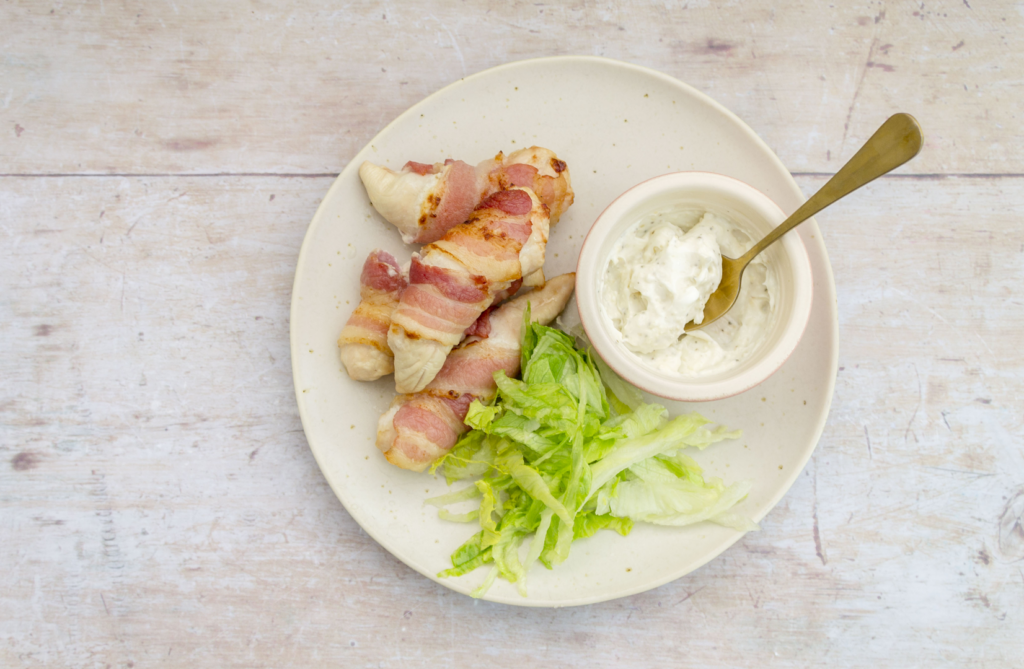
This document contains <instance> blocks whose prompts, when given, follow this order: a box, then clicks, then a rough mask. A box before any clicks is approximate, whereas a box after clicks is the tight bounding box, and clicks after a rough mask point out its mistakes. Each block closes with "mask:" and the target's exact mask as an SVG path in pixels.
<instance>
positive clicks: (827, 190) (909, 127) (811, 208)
mask: <svg viewBox="0 0 1024 669" xmlns="http://www.w3.org/2000/svg"><path fill="white" fill-rule="evenodd" d="M923 141H924V139H923V137H922V136H921V126H920V125H919V124H918V122H917V120H916V119H915V118H914V117H913V116H911V115H910V114H895V115H893V116H890V117H889V119H888V120H887V121H886V122H885V123H883V124H882V126H881V127H880V128H879V129H878V130H876V131H875V134H873V135H871V138H870V139H869V140H868V141H867V142H865V143H864V146H862V147H861V148H860V151H858V152H857V153H856V154H855V155H854V156H853V158H850V160H849V162H847V163H846V164H845V165H843V166H842V168H841V169H840V170H839V171H838V172H836V174H835V176H833V177H832V178H831V179H829V180H828V183H826V184H825V185H824V186H822V187H821V190H819V191H818V192H817V193H815V194H814V195H812V196H811V197H810V198H809V199H808V200H807V201H806V202H804V203H803V204H802V205H801V206H800V208H799V209H797V210H796V211H794V212H793V214H792V215H791V216H790V217H789V218H787V219H786V220H785V221H783V222H782V223H781V224H780V225H779V226H778V227H776V228H775V229H774V230H772V231H771V232H769V233H768V234H767V235H765V236H764V238H763V239H762V240H761V241H759V242H758V243H756V244H754V246H753V247H752V248H751V249H750V250H749V251H747V252H746V253H744V254H743V255H742V256H740V257H739V258H736V259H735V260H734V259H732V258H727V257H725V256H722V281H721V283H719V284H718V288H717V289H716V290H715V292H713V293H711V296H710V297H709V298H708V301H707V304H706V305H704V320H703V321H701V323H700V324H699V325H695V324H694V322H693V321H690V322H689V323H687V324H686V327H685V330H686V331H687V332H692V331H694V330H699V329H701V328H702V327H704V326H706V325H710V324H711V323H714V322H715V321H716V320H718V319H719V318H721V317H722V316H724V315H725V313H726V312H727V311H729V309H731V308H732V305H733V304H734V303H735V302H736V297H737V296H738V295H739V292H740V279H741V278H742V277H743V270H744V269H746V268H747V264H748V263H750V261H751V260H753V259H754V258H755V257H756V256H757V254H758V253H760V252H761V251H764V250H765V249H766V248H768V246H769V245H771V244H772V243H773V242H775V241H776V240H777V239H778V238H779V237H781V236H782V235H784V234H786V233H787V232H789V231H790V230H792V229H793V228H795V227H796V226H798V225H800V224H801V223H803V222H804V221H806V220H807V219H808V218H810V217H811V216H814V215H815V214H817V213H818V212H819V211H821V210H822V209H824V208H825V207H827V206H829V205H830V204H832V203H833V202H835V201H836V200H839V199H841V198H843V197H846V196H847V195H849V194H850V193H852V192H853V191H855V190H857V189H858V188H860V187H861V186H863V185H864V184H866V183H869V182H871V181H874V180H875V179H877V178H878V177H880V176H882V175H883V174H885V173H886V172H890V171H892V170H894V169H896V168H897V167H899V166H900V165H902V164H903V163H905V162H907V161H908V160H910V159H911V158H913V157H914V156H916V155H917V152H918V151H920V150H921V143H922V142H923Z"/></svg>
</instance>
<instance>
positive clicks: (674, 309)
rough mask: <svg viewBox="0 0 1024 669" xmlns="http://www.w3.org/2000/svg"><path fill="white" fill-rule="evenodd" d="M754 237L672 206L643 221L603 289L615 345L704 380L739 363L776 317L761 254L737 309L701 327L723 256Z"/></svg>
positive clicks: (617, 250) (772, 281) (626, 237)
mask: <svg viewBox="0 0 1024 669" xmlns="http://www.w3.org/2000/svg"><path fill="white" fill-rule="evenodd" d="M751 246H753V240H752V239H751V238H750V236H749V235H748V234H747V233H746V232H744V231H743V230H742V229H741V228H739V227H738V226H737V225H736V224H734V223H733V222H731V221H729V220H727V219H725V218H723V217H721V216H718V215H715V214H712V213H710V212H703V211H695V210H692V209H690V210H683V209H672V210H666V211H660V212H656V213H654V214H651V215H648V216H646V217H645V218H643V219H641V220H640V221H638V222H637V223H636V224H635V225H634V226H632V227H631V228H630V229H629V230H627V231H626V233H625V234H623V236H622V237H621V238H620V239H619V240H618V241H617V242H616V244H615V246H614V247H613V249H612V252H611V254H610V255H609V257H608V264H607V266H606V267H605V270H604V272H603V274H602V280H601V284H600V286H599V288H598V299H599V300H600V303H601V311H602V312H603V316H604V317H605V318H607V319H608V320H609V322H610V323H611V324H612V336H613V337H614V338H615V339H616V340H617V342H618V344H619V345H620V346H622V347H623V348H625V349H626V350H627V351H629V352H630V353H631V354H633V355H634V356H636V357H637V358H638V359H639V360H640V361H642V362H643V363H644V364H646V365H647V366H650V367H653V368H654V369H657V370H660V371H665V372H675V373H678V374H682V375H684V376H691V377H699V376H708V375H711V374H716V373H719V372H724V371H727V370H729V369H732V368H734V367H736V366H738V365H740V364H741V363H742V362H743V361H744V360H745V359H747V358H748V357H749V356H750V354H751V353H752V352H753V351H754V350H755V349H756V348H757V347H758V345H759V344H760V343H761V341H762V340H763V338H764V334H765V333H766V332H767V331H768V327H769V325H770V323H771V320H772V317H773V316H774V314H775V306H776V305H775V302H776V294H777V293H778V281H777V278H776V275H775V272H774V271H773V270H772V268H770V267H769V266H768V265H767V264H766V263H765V260H764V258H763V257H761V256H759V257H758V258H756V259H755V260H754V261H753V262H751V264H750V265H748V266H747V269H746V271H745V272H744V275H743V282H742V285H741V288H740V293H739V297H738V298H737V300H736V304H735V305H734V306H733V307H732V309H730V310H729V312H728V313H727V314H726V315H725V316H723V317H722V318H720V319H719V320H717V321H715V322H714V323H712V324H711V325H709V326H707V327H706V328H703V329H701V330H696V331H694V332H690V333H686V332H685V331H684V327H685V325H686V324H687V323H688V322H690V321H691V320H692V321H694V322H695V323H700V322H701V321H702V320H703V318H704V305H705V304H706V303H707V300H708V297H709V296H710V295H711V293H713V292H714V291H715V289H716V288H717V287H718V284H719V282H720V281H721V280H722V255H723V254H725V255H727V256H729V257H730V258H738V257H739V256H741V255H743V253H745V252H746V251H747V250H748V249H749V248H750V247H751Z"/></svg>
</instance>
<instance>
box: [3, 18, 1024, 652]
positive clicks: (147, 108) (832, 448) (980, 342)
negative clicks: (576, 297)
mask: <svg viewBox="0 0 1024 669" xmlns="http://www.w3.org/2000/svg"><path fill="white" fill-rule="evenodd" d="M564 54H585V55H600V56H607V57H610V58H615V59H620V60H624V61H627V62H631V63H636V64H639V65H644V66H648V67H651V68H655V69H657V70H660V71H662V72H665V73H667V74H669V75H671V76H674V77H676V78H678V79H680V80H682V81H685V82H687V83H689V84H691V85H693V86H694V87H696V88H697V89H699V90H701V91H703V92H704V93H707V94H708V95H710V96H711V97H713V98H714V99H716V100H717V101H719V102H721V103H722V104H724V105H725V106H726V107H728V108H729V109H731V110H732V111H734V112H735V113H736V114H738V115H739V117H740V118H742V119H743V120H744V121H746V122H747V123H748V124H749V125H750V126H751V127H752V128H753V129H754V130H755V131H756V132H757V133H758V134H759V135H760V136H761V137H762V138H764V140H765V141H766V142H767V143H768V145H769V146H770V147H771V148H772V149H773V150H775V151H776V153H777V154H778V155H779V157H780V158H781V160H782V162H783V163H784V164H785V165H786V166H787V167H788V168H789V169H790V171H791V172H792V173H793V175H794V176H795V178H796V180H797V182H798V183H799V185H800V187H801V188H802V189H803V191H804V192H805V193H810V192H812V191H814V190H815V189H817V188H818V187H819V186H821V185H822V184H823V183H824V182H825V180H826V179H827V178H828V176H829V175H830V174H832V173H834V172H835V170H836V169H837V168H838V166H839V165H841V164H842V162H843V160H845V159H846V158H847V157H849V155H851V154H852V152H853V150H855V148H856V147H857V146H859V144H860V143H861V142H863V141H864V140H865V139H866V138H867V136H868V135H869V134H870V133H871V132H872V131H873V130H874V128H875V127H876V126H877V125H878V124H879V123H880V121H881V120H882V119H884V118H885V117H886V116H887V115H889V114H891V113H893V112H896V111H907V112H910V113H912V114H914V115H915V116H917V118H918V119H919V120H920V122H921V124H922V126H923V127H924V131H925V136H926V146H925V149H924V151H923V152H922V154H921V155H920V156H919V157H918V158H917V159H916V160H915V161H914V162H912V163H911V164H909V165H907V166H905V167H904V168H901V169H900V170H899V171H898V172H897V173H896V174H894V175H891V176H889V177H886V178H883V179H881V180H880V181H878V182H876V183H874V184H872V185H870V186H869V187H868V188H867V189H866V190H865V191H864V192H863V193H862V194H860V195H858V196H856V197H853V198H851V199H850V200H849V201H848V202H844V203H842V204H841V205H837V206H836V207H834V208H833V209H830V210H829V211H828V212H826V213H824V214H822V215H820V216H819V217H818V220H819V223H820V224H821V229H822V233H823V235H824V238H825V243H826V245H827V246H828V248H829V252H830V258H831V261H832V264H833V268H834V271H835V279H836V285H837V291H838V306H839V325H840V357H839V371H838V381H837V385H836V390H835V395H834V398H833V403H832V409H831V413H830V415H829V418H828V423H827V426H826V428H825V432H824V435H823V436H822V438H821V441H820V443H819V444H818V446H817V449H816V451H815V453H814V457H813V459H812V460H811V461H810V462H809V463H808V465H807V467H806V469H805V471H804V472H803V474H802V475H801V477H800V478H799V480H798V481H797V483H796V484H795V485H794V486H793V488H792V489H791V490H790V491H789V493H788V494H787V495H786V496H785V498H784V499H783V500H782V502H781V503H780V504H779V505H778V506H777V507H776V508H775V509H774V510H773V511H772V513H771V514H770V515H769V516H768V517H767V518H766V519H765V520H764V522H763V523H762V530H761V531H760V532H756V533H751V534H748V535H747V536H745V537H744V538H743V539H742V540H741V541H740V542H739V543H737V544H736V545H735V546H734V547H733V548H731V549H730V550H728V551H727V552H726V553H724V554H723V555H722V556H720V557H719V558H717V559H715V560H714V561H712V562H711V563H709V564H708V565H706V566H705V567H703V568H701V569H699V570H697V571H696V572H694V573H692V574H690V575H689V576H686V577H684V578H681V579H679V580H678V581H676V582H673V583H670V584H668V585H665V586H662V587H660V588H656V589H654V590H651V591H649V592H646V593H643V594H639V595H635V596H632V597H628V598H625V599H619V600H616V601H611V602H607V603H604V604H597V605H591V606H585V607H578V608H570V609H561V610H546V609H545V610H530V609H523V608H518V607H508V606H501V605H496V604H489V603H486V602H477V601H473V600H472V599H470V598H468V597H465V596H463V595H459V594H456V593H454V592H452V591H450V590H448V589H446V588H444V587H442V586H440V585H437V584H435V583H433V582H432V581H430V580H428V579H426V578H423V577H422V576H420V575H419V574H417V573H415V572H413V571H412V570H411V569H409V568H408V567H406V566H405V565H404V564H402V563H401V562H399V561H398V560H396V559H395V558H393V557H392V556H391V555H390V554H389V553H387V552H386V551H385V550H383V549H382V548H381V547H380V546H378V545H377V544H376V543H375V542H374V541H373V540H372V539H370V538H369V537H368V536H367V535H366V534H365V533H364V532H363V531H362V530H361V529H360V527H359V526H358V525H357V524H356V523H355V522H354V521H353V520H352V518H351V517H350V516H349V515H348V514H347V513H346V511H345V510H344V508H343V507H342V506H341V504H340V503H339V502H338V500H337V498H336V497H335V496H334V494H333V492H332V491H331V489H330V488H329V487H328V486H327V484H326V482H325V481H324V478H323V476H322V475H321V473H320V471H319V469H318V468H317V465H316V463H315V462H314V460H313V457H312V455H311V454H310V451H309V448H308V446H307V443H306V439H305V436H304V434H303V431H302V427H301V425H300V422H299V417H298V412H297V409H296V404H295V399H294V394H293V388H292V382H291V368H290V359H289V344H288V322H289V321H288V314H289V301H290V296H291V285H292V278H293V274H294V270H295V263H296V258H297V254H298V249H299V246H300V244H301V242H302V239H303V234H304V233H305V229H306V226H307V225H308V223H309V221H310V219H311V218H312V216H313V212H314V211H315V209H316V207H317V204H318V203H319V201H320V200H321V198H322V197H323V196H324V194H325V192H326V190H327V188H328V187H329V186H330V184H331V182H332V179H333V178H334V177H335V176H336V175H337V173H338V172H339V171H340V170H341V169H342V168H343V167H344V166H345V165H346V164H347V162H348V161H349V160H350V159H351V157H352V156H353V155H354V154H355V153H356V152H357V151H358V150H359V149H360V148H361V147H362V146H363V145H364V144H366V143H367V142H368V141H369V140H370V138H372V137H373V136H374V135H375V134H376V133H377V132H378V131H379V130H380V129H381V128H382V127H384V125H386V124H387V123H388V122H389V121H390V120H391V119H393V118H394V117H396V116H397V115H398V114H399V113H401V112H402V111H403V110H404V109H406V108H407V107H409V106H410V105H412V104H414V103H415V102H417V101H418V100H420V99H422V98H423V97H425V96H426V95H428V94H430V93H432V92H434V91H436V90H438V89H440V88H442V87H444V86H445V85H447V84H449V83H451V82H453V81H455V80H457V79H459V78H461V77H463V76H465V75H468V74H472V73H475V72H479V71H481V70H484V69H487V68H489V67H493V66H495V65H499V64H502V63H506V62H509V61H514V60H519V59H523V58H531V57H538V56H549V55H564ZM1022 101H1024V9H1022V8H1021V6H1020V4H1019V3H1017V4H1015V3H1011V2H985V1H984V0H942V1H938V2H927V3H925V2H895V3H893V2H884V1H872V2H849V3H846V2H844V3H833V4H832V5H828V4H826V3H816V2H793V3H777V2H769V1H767V0H750V1H749V2H707V1H703V2H702V1H699V0H698V1H693V2H676V1H666V2H660V3H630V4H627V3H603V2H572V3H546V2H518V1H511V2H489V1H487V0H466V1H464V2H443V3H442V2H437V3H431V2H423V1H416V2H401V3H399V2H387V1H385V2H365V1H357V2H351V3H336V4H334V3H313V2H283V1H280V0H261V1H255V0H254V1H253V2H250V3H246V2H181V1H180V0H179V2H177V3H175V2H166V3H145V2H135V1H133V0H122V1H121V2H111V1H110V0H106V1H102V0H101V1H100V2H52V3H48V2H46V3H44V2H34V1H28V0H22V1H20V2H8V3H4V4H3V5H2V6H0V157H2V164H0V239H2V244H0V282H2V283H0V341H2V344H0V347H2V348H0V665H2V666H4V667H39V666H50V667H94V666H95V667H105V666H111V667H132V666H135V667H142V666H189V667H191V666H210V667H226V666H245V667H255V666H321V665H340V666H347V667H406V666H408V667H421V666H422V667H465V666H478V665H486V666H495V667H505V666H509V667H522V666H540V665H542V664H543V665H545V666H570V665H579V666H584V665H586V666H591V667H619V666H650V667H665V666H680V665H685V664H692V665H727V666H799V665H809V664H823V665H826V666H843V667H845V666H928V667H930V666H936V665H947V666H958V667H959V666H986V667H987V666H993V667H997V666H1007V667H1010V666H1017V667H1019V666H1022V662H1024V660H1022V657H1024V446H1022V443H1024V353H1022V341H1024V334H1022V330H1024V292H1022V290H1021V285H1022V284H1024V225H1022V217H1024V169H1022V167H1021V156H1022V155H1024V132H1021V124H1022V120H1024V119H1022V116H1024V114H1022V110H1024V105H1022Z"/></svg>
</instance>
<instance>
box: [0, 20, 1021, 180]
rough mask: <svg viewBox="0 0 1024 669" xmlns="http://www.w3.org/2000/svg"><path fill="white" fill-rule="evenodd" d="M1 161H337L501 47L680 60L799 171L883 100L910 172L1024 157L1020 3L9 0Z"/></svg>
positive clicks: (176, 164) (301, 165)
mask: <svg viewBox="0 0 1024 669" xmlns="http://www.w3.org/2000/svg"><path fill="white" fill-rule="evenodd" d="M0 25H3V26H5V30H4V38H3V43H2V61H0V155H3V156H4V165H3V167H2V168H0V172H3V173H8V174H18V173H27V174H54V173H69V174H78V173H102V174H117V173H134V174H139V173H142V174H154V173H156V174H163V173H187V174H199V173H222V172H230V173H239V172H260V173H306V174H309V173H337V172H338V171H339V170H340V169H341V168H342V167H343V166H344V165H345V163H346V162H347V160H348V159H349V158H350V157H351V156H352V155H353V154H354V153H355V152H356V151H357V150H358V149H359V148H360V147H362V146H363V145H364V144H365V143H366V142H367V141H368V140H369V139H370V138H371V137H372V136H373V135H374V134H376V132H377V131H379V130H380V129H381V128H382V127H383V126H384V125H385V124H386V123H388V122H389V121H390V120H391V119H393V118H394V117H395V116H396V115H398V114H399V113H400V112H402V111H403V110H404V109H406V108H408V107H409V106H410V105H412V104H414V103H415V102H417V101H419V100H420V99H422V98H423V97H424V96H425V95H428V94H430V93H432V92H434V91H436V90H438V89H439V88H441V87H443V86H445V85H447V84H449V83H451V82H452V81H454V80H456V79H457V78H459V77H462V76H466V75H470V74H473V73H476V72H479V71H481V70H484V69H487V68H489V67H493V66H496V65H499V64H502V63H505V62H509V61H513V60H519V59H523V58H533V57H538V56H551V55H567V54H583V55H599V56H607V57H611V58H616V59H621V60H625V61H629V62H633V63H637V64H641V65H645V66H649V67H652V68H655V69H657V70H660V71H663V72H666V73H668V74H670V75H672V76H675V77H678V78H679V79H681V80H683V81H686V82H688V83H690V84H692V85H693V86H695V87H696V88H698V89H699V90H702V91H704V92H706V93H707V94H709V95H711V96H712V97H713V98H715V99H716V100H718V101H719V102H721V103H722V104H724V105H725V106H726V107H728V108H729V109H731V110H733V111H734V112H736V113H737V114H738V115H739V116H740V117H741V118H743V119H744V120H745V121H747V122H748V123H749V124H750V125H751V126H752V127H753V128H754V129H755V130H756V131H757V132H758V133H759V134H760V135H761V136H762V137H764V138H765V140H766V141H767V142H768V144H769V145H770V146H772V147H773V148H774V149H775V150H776V151H777V152H778V153H779V155H780V157H781V158H782V160H783V162H784V163H785V164H786V165H787V166H788V167H789V168H790V169H791V170H792V171H795V172H833V171H835V169H836V168H837V167H838V165H840V164H841V163H842V161H843V160H845V159H846V158H847V157H848V156H849V155H850V154H851V153H852V152H853V150H855V148H856V147H857V146H858V145H859V144H860V143H861V142H862V141H863V140H864V139H866V138H867V136H868V135H869V134H870V133H871V132H872V131H873V130H874V129H875V128H876V127H877V126H878V125H879V123H880V122H881V121H882V120H883V119H884V118H885V117H886V116H887V115H889V114H891V113H893V112H895V111H908V112H911V113H913V114H915V115H917V116H918V118H919V119H920V120H921V122H922V124H923V126H924V128H925V132H926V137H927V146H926V149H925V151H924V153H923V154H922V155H921V156H920V157H919V158H918V159H917V160H916V161H915V162H914V163H912V164H911V165H910V166H907V167H906V168H904V171H905V172H908V173H909V172H913V173H919V174H921V173H971V174H979V173H981V174H984V173H1012V174H1017V173H1020V172H1021V168H1020V161H1019V158H1018V157H1019V156H1020V155H1021V154H1022V153H1024V135H1022V134H1021V133H1018V132H1014V129H1015V128H1017V127H1019V125H1020V122H1021V111H1020V105H1019V104H1018V102H1019V100H1020V99H1022V97H1024V84H1022V81H1021V77H1020V73H1021V72H1022V71H1024V16H1021V13H1020V12H1019V11H1017V9H1016V8H1015V6H1014V5H1013V4H1012V3H1009V2H996V3H981V2H975V3H968V2H961V1H957V0H944V1H942V2H938V3H930V4H927V5H921V4H920V3H896V4H891V3H881V2H877V1H870V2H853V3H835V4H833V5H828V4H822V3H816V2H800V3H787V4H786V6H785V7H779V6H778V4H777V3H773V2H767V1H765V0H758V1H756V2H726V3H720V2H716V3H707V2H690V3H681V2H667V3H660V4H655V3H650V4H638V5H629V6H621V7H620V6H616V5H614V4H612V3H568V4H567V3H534V2H511V3H508V2H497V3H496V2H488V1H486V0H473V1H472V2H467V3H438V4H431V3H412V4H409V3H402V4H392V3H384V4H381V3H378V2H367V1H365V0H361V1H359V2H353V3H346V4H344V5H339V6H336V7H325V6H322V5H320V4H316V3H310V2H301V3H294V2H280V1H279V0H273V1H271V2H259V3H255V2H229V3H183V4H180V3H179V4H174V3H168V4H166V5H154V4H152V3H144V2H137V1H132V0H124V1H122V2H101V3H58V4H55V5H50V4H40V3H33V2H20V3H7V4H4V5H3V6H2V7H0Z"/></svg>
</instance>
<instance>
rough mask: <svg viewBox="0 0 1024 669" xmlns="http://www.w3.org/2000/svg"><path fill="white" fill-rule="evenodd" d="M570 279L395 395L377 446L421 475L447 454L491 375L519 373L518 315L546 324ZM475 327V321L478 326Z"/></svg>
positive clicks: (510, 310) (513, 303)
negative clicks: (418, 387)
mask: <svg viewBox="0 0 1024 669" xmlns="http://www.w3.org/2000/svg"><path fill="white" fill-rule="evenodd" d="M574 280H575V274H563V275H561V276H557V277H555V278H554V279H551V280H550V281H548V283H547V284H545V285H544V287H542V288H538V289H536V290H534V291H531V292H529V293H526V294H524V295H520V296H519V297H517V298H515V299H514V300H510V301H508V302H506V303H505V304H503V305H501V306H500V307H498V308H497V309H496V310H494V311H493V312H491V313H490V318H489V332H488V333H484V334H478V335H477V336H475V337H472V338H467V339H466V341H465V342H464V343H463V344H461V345H460V346H459V347H458V348H456V349H455V350H453V351H452V352H451V354H450V355H449V356H448V358H447V359H446V360H445V363H444V366H443V367H442V368H441V370H440V371H439V372H438V374H437V376H435V377H434V379H433V380H432V381H431V382H430V384H429V385H428V386H427V387H426V388H425V389H424V390H422V391H420V392H417V393H411V394H405V395H399V396H398V397H396V398H395V400H394V402H392V405H391V408H390V409H389V410H388V411H387V412H386V413H385V414H384V415H383V416H381V419H380V421H379V423H378V425H377V447H378V448H380V449H381V451H383V452H384V455H385V457H387V459H388V461H389V462H391V463H392V464H394V465H397V466H398V467H402V468H403V469H411V470H414V471H423V470H424V469H426V468H427V466H428V465H430V463H431V462H433V461H434V460H436V459H437V458H439V457H441V456H442V455H444V454H445V453H447V452H448V451H449V450H450V449H451V447H452V446H454V445H455V442H456V441H458V438H459V435H461V434H462V433H463V432H465V431H466V430H467V429H468V428H467V427H466V425H465V424H464V423H463V421H464V420H465V418H466V413H467V411H468V410H469V405H470V404H471V403H472V401H473V400H474V399H477V398H479V399H489V398H490V397H492V396H493V395H494V393H495V392H496V390H497V387H496V386H495V384H494V373H495V372H497V371H498V370H499V369H500V370H504V371H505V373H506V374H508V375H509V376H514V375H516V374H518V373H519V360H520V355H519V353H520V335H521V330H522V325H523V312H524V311H525V310H526V306H527V304H529V305H530V316H531V318H532V319H533V320H535V321H538V322H541V323H545V324H546V323H550V322H551V321H552V320H554V318H555V316H557V315H558V314H559V313H561V311H562V309H564V308H565V304H566V302H568V301H569V297H570V296H571V295H572V289H573V282H574ZM478 322H479V321H478Z"/></svg>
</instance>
